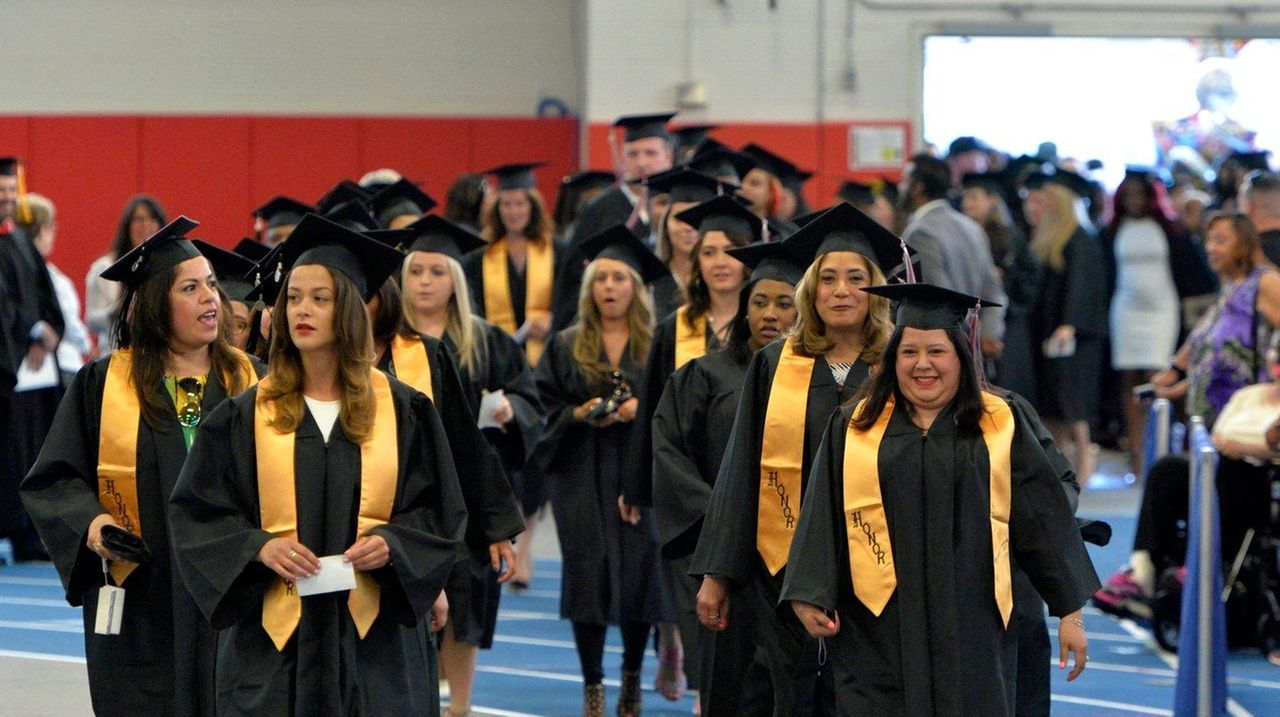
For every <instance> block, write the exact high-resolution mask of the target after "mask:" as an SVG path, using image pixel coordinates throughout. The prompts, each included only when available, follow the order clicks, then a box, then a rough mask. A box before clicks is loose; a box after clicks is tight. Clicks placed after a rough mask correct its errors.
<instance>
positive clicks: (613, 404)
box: [586, 371, 635, 423]
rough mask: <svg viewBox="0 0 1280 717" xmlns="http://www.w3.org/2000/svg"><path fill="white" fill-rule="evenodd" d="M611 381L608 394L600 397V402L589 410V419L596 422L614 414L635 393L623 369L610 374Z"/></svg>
mask: <svg viewBox="0 0 1280 717" xmlns="http://www.w3.org/2000/svg"><path fill="white" fill-rule="evenodd" d="M609 383H610V385H611V386H612V389H611V390H610V391H609V393H608V395H605V396H601V397H600V403H597V404H596V405H595V407H594V408H592V409H591V410H590V411H587V417H586V418H587V421H588V422H591V423H595V422H597V421H601V420H603V419H604V418H605V417H606V416H610V415H612V414H613V413H614V412H616V411H617V410H618V407H619V406H621V405H622V404H624V403H626V402H627V400H628V399H630V398H631V397H632V396H634V395H635V394H634V393H633V392H632V390H631V384H629V383H627V379H626V377H625V376H623V375H622V372H621V371H614V372H613V373H611V374H610V375H609Z"/></svg>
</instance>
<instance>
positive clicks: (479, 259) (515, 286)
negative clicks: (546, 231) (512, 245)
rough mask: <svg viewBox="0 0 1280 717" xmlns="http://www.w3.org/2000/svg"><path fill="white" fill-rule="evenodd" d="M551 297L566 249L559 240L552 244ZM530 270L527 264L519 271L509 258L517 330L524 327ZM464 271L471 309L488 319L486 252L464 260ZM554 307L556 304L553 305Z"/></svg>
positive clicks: (474, 253)
mask: <svg viewBox="0 0 1280 717" xmlns="http://www.w3.org/2000/svg"><path fill="white" fill-rule="evenodd" d="M551 251H552V257H551V271H552V272H553V273H552V276H551V295H552V297H554V296H555V286H556V274H555V273H554V272H557V271H558V269H559V266H560V261H561V256H563V255H564V254H565V252H566V248H565V246H564V245H563V244H561V243H560V242H559V241H557V240H552V244H551ZM528 270H529V265H528V263H527V262H526V264H525V269H524V271H517V270H516V265H515V262H513V261H512V260H511V258H510V257H507V290H508V291H510V292H511V312H512V313H513V314H514V315H515V319H516V328H517V329H519V328H520V327H521V326H524V319H525V316H524V298H525V290H526V288H527V287H528V285H529V281H528V279H527V278H526V276H525V272H527V271H528ZM462 271H463V273H464V274H466V275H467V285H468V286H469V287H471V309H472V311H474V312H475V313H476V315H477V316H483V317H485V318H488V316H489V314H488V312H487V310H486V309H485V305H484V251H482V250H477V251H473V252H471V253H470V254H467V255H466V256H465V257H463V258H462ZM552 306H554V303H553V304H552Z"/></svg>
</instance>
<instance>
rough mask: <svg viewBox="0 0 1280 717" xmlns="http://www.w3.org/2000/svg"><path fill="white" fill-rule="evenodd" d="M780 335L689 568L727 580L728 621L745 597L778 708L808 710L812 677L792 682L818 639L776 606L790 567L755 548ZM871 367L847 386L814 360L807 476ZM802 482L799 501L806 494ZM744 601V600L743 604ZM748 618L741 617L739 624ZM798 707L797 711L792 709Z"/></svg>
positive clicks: (742, 407) (740, 419)
mask: <svg viewBox="0 0 1280 717" xmlns="http://www.w3.org/2000/svg"><path fill="white" fill-rule="evenodd" d="M783 341H784V340H782V339H779V340H777V341H774V342H773V343H771V344H769V345H768V346H766V347H764V348H763V349H760V350H759V351H757V352H756V354H755V356H754V357H752V359H751V363H750V365H749V366H748V367H747V375H746V378H745V379H744V380H743V384H742V396H741V398H740V400H739V402H738V409H737V414H736V415H735V417H734V422H733V432H732V433H731V434H730V436H729V444H728V447H727V448H726V449H725V453H724V459H723V460H722V462H721V464H720V472H719V475H718V476H717V477H716V482H715V487H714V488H713V489H712V491H711V502H710V504H709V505H708V508H707V517H706V519H705V520H704V522H703V526H702V533H701V535H700V536H699V538H698V546H697V549H696V550H695V551H694V554H693V563H692V565H691V568H690V572H691V573H692V574H693V575H695V576H703V575H716V576H720V577H723V578H725V579H726V580H728V582H729V586H730V593H731V595H732V597H733V599H731V600H730V611H731V613H730V620H733V619H734V615H733V613H734V612H737V609H738V607H737V606H735V604H734V603H735V602H736V603H739V605H741V607H742V609H743V618H744V619H745V620H746V621H747V622H748V623H749V627H747V634H748V636H749V637H750V639H751V640H752V641H753V642H754V643H755V645H756V646H757V648H759V650H760V651H761V652H762V653H763V654H764V657H765V659H766V660H767V662H768V668H769V672H770V678H771V679H772V681H773V688H774V714H775V715H790V714H793V713H795V711H803V706H802V704H801V706H797V704H798V703H803V702H804V701H805V700H807V699H810V698H811V694H812V692H813V684H812V680H809V681H808V682H806V681H803V680H801V681H797V682H795V683H793V682H792V678H793V676H794V674H795V672H796V669H797V665H798V664H800V661H801V659H802V658H803V659H805V660H806V661H807V660H809V659H810V658H816V655H817V643H816V641H815V640H812V639H810V638H809V637H808V635H807V634H805V632H804V629H803V628H802V627H801V626H800V623H799V622H798V621H796V620H795V618H794V617H793V616H791V615H788V614H786V613H779V612H777V611H776V606H777V604H778V596H779V593H780V591H781V589H782V581H783V579H784V578H785V577H786V574H787V569H786V568H785V567H784V568H783V569H782V570H780V571H779V572H778V574H777V575H770V574H769V571H768V569H767V568H765V566H764V561H763V560H762V559H761V558H760V554H759V552H758V551H757V550H756V515H757V510H758V508H759V496H760V451H761V445H762V442H763V436H764V420H765V412H766V409H767V408H768V406H769V395H770V393H771V390H772V387H773V375H774V372H775V371H776V370H777V367H778V359H779V357H780V356H781V354H782V346H783ZM869 372H870V367H869V366H867V365H866V364H865V363H863V362H861V361H858V362H857V363H855V364H854V365H853V367H852V368H851V369H850V370H849V375H848V379H847V381H846V383H845V385H844V386H843V387H841V386H839V385H838V384H836V382H835V379H834V378H833V377H832V375H831V368H830V367H829V366H828V365H827V362H826V359H824V358H823V357H821V356H819V357H817V358H816V359H815V360H814V363H813V371H812V373H811V377H810V379H809V396H808V400H807V401H806V403H805V419H804V424H805V425H804V433H805V438H804V448H803V450H804V454H803V456H804V457H803V461H802V463H801V469H802V473H801V475H803V476H807V475H809V468H810V466H811V465H812V462H813V456H814V454H815V453H816V452H817V450H818V446H819V444H820V443H821V442H822V434H823V431H825V430H826V427H827V421H828V419H829V418H830V417H831V414H832V413H834V412H835V411H836V410H837V409H838V408H839V407H840V404H841V403H843V402H845V401H848V400H849V399H850V398H852V397H853V395H854V394H855V393H856V392H857V389H858V386H859V385H861V383H862V381H863V380H864V379H865V378H866V377H867V375H868V374H869ZM805 495H806V488H805V485H804V483H803V482H802V483H801V493H800V497H801V501H802V503H801V504H802V505H803V501H804V500H806V498H805ZM742 603H745V605H743V604H742ZM742 623H743V619H739V624H742ZM793 708H795V709H793Z"/></svg>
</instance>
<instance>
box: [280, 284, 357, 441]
mask: <svg viewBox="0 0 1280 717" xmlns="http://www.w3.org/2000/svg"><path fill="white" fill-rule="evenodd" d="M325 271H327V272H329V276H331V277H333V285H334V300H333V333H334V338H335V340H336V343H337V348H338V382H339V383H340V385H341V386H342V398H341V402H342V403H341V410H340V411H339V413H338V419H339V420H340V421H341V422H342V432H343V433H345V434H346V435H347V438H349V439H351V440H352V441H354V442H355V443H364V442H365V441H366V440H368V438H369V436H370V434H371V433H372V432H373V415H374V409H375V406H374V401H375V400H376V399H375V398H374V395H373V385H372V383H371V381H370V374H371V372H372V370H373V331H372V329H370V326H369V313H368V311H367V310H366V309H365V305H364V300H363V299H362V298H361V296H360V292H359V291H357V290H356V286H355V284H353V283H351V280H350V279H348V278H347V276H346V275H345V274H343V273H342V272H339V271H334V270H333V269H330V268H329V267H327V266H326V267H325ZM290 274H292V271H291V272H290ZM288 288H289V277H288V276H286V277H285V280H284V284H283V288H282V290H281V291H280V296H279V297H278V298H277V299H276V305H275V310H274V311H273V312H272V315H271V363H270V365H269V366H268V368H267V377H266V378H265V379H263V381H262V383H261V384H260V385H259V387H258V391H259V393H260V394H261V396H262V397H263V398H264V399H266V400H268V401H272V402H274V403H275V417H274V418H273V419H272V420H271V423H270V426H271V427H272V428H274V429H275V430H276V431H277V432H278V433H293V432H295V431H297V430H298V427H299V426H301V425H302V416H303V412H304V405H305V404H304V403H303V400H302V355H301V354H300V353H299V352H298V346H297V345H296V344H294V343H293V337H291V336H290V335H289V317H288V306H289V290H288Z"/></svg>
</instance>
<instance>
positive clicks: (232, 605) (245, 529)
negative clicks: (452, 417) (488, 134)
mask: <svg viewBox="0 0 1280 717" xmlns="http://www.w3.org/2000/svg"><path fill="white" fill-rule="evenodd" d="M401 260H402V257H401V255H400V254H399V253H398V252H396V251H395V250H394V249H391V248H389V247H386V246H383V245H381V244H379V243H377V242H375V241H373V240H371V239H368V238H366V237H363V236H361V235H360V234H358V233H355V232H352V231H350V230H348V229H346V228H344V227H342V226H340V225H338V224H335V223H333V222H330V221H328V220H325V219H322V218H320V217H318V216H315V215H308V216H306V217H304V218H303V219H302V221H301V222H299V224H298V226H297V227H296V228H295V229H294V231H293V234H292V235H290V237H289V239H288V240H287V241H286V242H285V243H284V244H283V245H281V248H280V252H279V255H278V257H277V259H276V261H277V262H278V263H277V264H276V268H277V269H278V270H280V272H281V275H282V277H283V290H282V292H281V294H280V296H279V297H278V299H277V300H276V306H275V311H274V312H273V315H272V318H273V321H274V326H273V331H272V351H271V365H270V370H269V372H268V374H267V376H266V377H265V378H264V379H263V380H262V382H261V383H260V384H259V385H258V386H257V387H255V388H252V389H250V390H248V391H245V392H244V393H242V394H241V395H239V396H237V397H235V398H234V399H232V400H230V401H226V402H224V403H222V405H220V406H219V407H218V408H217V409H216V410H214V412H213V413H212V414H211V415H210V416H209V417H208V418H207V419H206V421H205V423H204V425H203V426H202V427H201V431H200V435H199V438H198V439H197V440H196V443H195V446H194V447H193V449H192V459H191V460H190V461H188V462H187V464H186V465H185V466H184V468H183V472H182V474H181V476H180V477H179V479H178V483H177V486H176V487H175V488H174V490H173V496H172V498H171V499H170V506H169V515H170V517H171V523H172V525H173V526H174V530H173V532H174V546H175V553H176V556H177V563H178V566H179V568H180V569H181V573H182V577H183V579H184V581H185V584H186V586H187V588H188V590H190V591H191V594H192V596H193V597H194V598H195V600H196V602H197V603H198V604H199V605H200V608H201V610H202V611H203V612H204V614H205V616H206V617H207V618H208V619H209V621H210V622H211V623H212V624H213V626H214V627H215V628H217V629H219V630H220V631H221V632H220V634H219V646H218V653H217V654H218V670H217V701H218V711H219V713H220V714H228V715H230V714H235V715H241V714H253V715H281V716H284V715H299V716H301V715H335V716H336V715H392V714H395V715H399V714H438V713H439V709H440V708H439V704H438V700H437V699H436V696H435V694H434V693H435V685H434V684H433V683H431V682H430V681H429V680H424V679H423V678H422V676H423V675H425V674H429V673H430V670H431V667H432V665H431V662H432V660H433V659H434V652H433V651H432V650H429V649H424V648H425V645H424V644H423V633H422V632H421V630H420V627H419V626H420V625H423V624H426V623H428V622H437V623H443V615H439V614H436V613H435V612H434V610H433V604H435V603H436V598H437V596H438V595H439V594H440V592H441V589H442V588H443V586H444V582H445V578H446V576H447V575H448V573H449V570H450V569H451V568H452V567H453V565H454V563H455V562H456V561H457V557H458V551H459V549H460V547H459V546H460V541H461V539H462V533H463V524H464V523H465V520H466V509H465V507H464V506H463V503H462V498H461V491H460V489H459V487H458V479H457V475H456V474H455V472H454V467H453V464H452V462H451V460H450V454H449V450H448V446H447V445H446V443H445V437H444V431H443V429H442V428H441V426H440V420H439V418H438V416H437V415H436V411H435V408H434V406H433V405H432V403H431V402H430V401H429V400H427V399H426V398H425V397H424V396H422V395H421V394H420V393H418V392H417V391H415V390H414V389H412V388H410V387H409V386H406V385H405V384H403V383H401V382H399V381H397V380H395V379H392V378H389V377H388V376H387V375H386V374H384V373H382V372H381V371H377V370H375V369H374V368H373V366H372V363H371V358H372V355H373V345H372V344H373V341H372V335H371V332H370V329H369V318H368V314H367V313H366V309H365V301H366V299H367V298H368V297H369V295H371V294H372V292H373V291H374V290H376V288H377V287H378V286H381V284H382V282H383V281H384V280H385V279H386V277H387V276H388V275H389V274H390V273H391V272H392V271H394V270H395V269H396V268H397V267H398V266H399V265H400V262H401ZM286 272H287V273H286Z"/></svg>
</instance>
